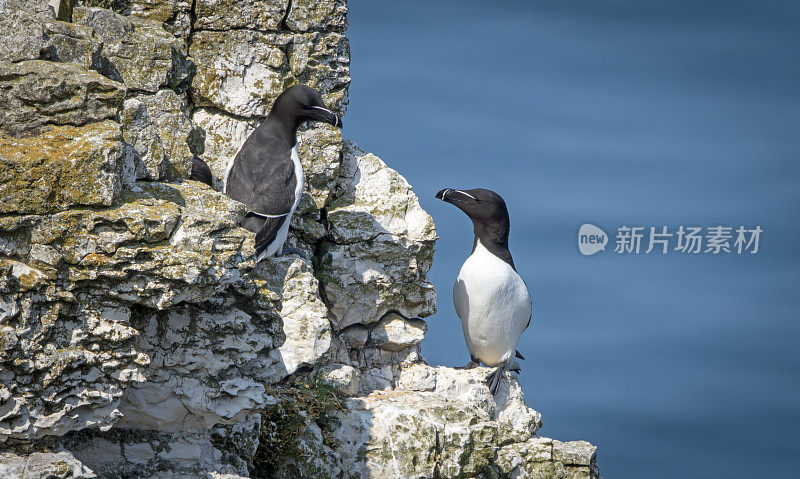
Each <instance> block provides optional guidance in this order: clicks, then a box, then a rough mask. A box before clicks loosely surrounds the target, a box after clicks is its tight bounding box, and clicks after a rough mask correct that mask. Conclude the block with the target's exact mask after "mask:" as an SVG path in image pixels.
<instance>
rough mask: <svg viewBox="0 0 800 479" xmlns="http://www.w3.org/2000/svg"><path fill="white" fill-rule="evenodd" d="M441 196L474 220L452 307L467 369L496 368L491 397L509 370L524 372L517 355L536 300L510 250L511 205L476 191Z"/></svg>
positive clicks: (494, 195)
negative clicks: (467, 357) (466, 353)
mask: <svg viewBox="0 0 800 479" xmlns="http://www.w3.org/2000/svg"><path fill="white" fill-rule="evenodd" d="M436 197H437V198H440V199H442V200H444V201H446V202H448V203H451V204H453V205H455V206H456V207H458V208H459V209H460V210H461V211H463V212H464V213H466V214H467V216H469V217H470V219H471V220H472V225H473V227H474V231H475V239H474V240H473V243H472V254H471V255H470V256H469V258H467V260H466V261H465V262H464V265H463V266H461V271H460V272H459V273H458V278H457V279H456V283H455V285H454V286H453V304H454V305H455V308H456V313H457V314H458V317H459V318H461V327H462V329H463V331H464V339H465V340H466V342H467V349H468V350H469V354H470V362H469V363H468V364H467V365H466V366H465V367H466V368H471V367H475V366H477V365H478V363H483V364H484V365H486V366H490V367H496V368H497V369H495V370H494V371H493V372H492V373H491V374H489V376H488V377H487V378H486V381H487V383H488V384H489V389H490V390H491V391H492V394H495V393H496V392H497V387H498V386H499V384H500V379H501V378H502V376H503V373H504V371H519V365H518V364H517V361H516V359H515V356H516V357H518V358H520V359H524V358H523V357H522V355H521V354H520V353H519V352H517V350H516V349H517V344H518V343H519V340H520V337H521V336H522V332H523V331H525V329H526V328H527V327H528V325H529V324H530V321H531V297H530V294H529V293H528V287H527V286H526V285H525V281H523V280H522V278H521V277H520V275H519V274H517V269H516V267H514V260H513V259H512V258H511V252H510V251H509V250H508V232H509V229H510V222H509V218H508V209H507V208H506V202H505V201H503V198H502V197H500V195H498V194H497V193H495V192H493V191H490V190H485V189H482V188H477V189H473V190H454V189H451V188H445V189H443V190H441V191H439V192H438V193H436Z"/></svg>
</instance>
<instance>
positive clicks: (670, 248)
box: [578, 223, 764, 256]
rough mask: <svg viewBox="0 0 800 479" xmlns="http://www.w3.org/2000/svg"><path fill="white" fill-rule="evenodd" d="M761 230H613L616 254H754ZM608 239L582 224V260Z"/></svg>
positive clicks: (596, 229) (594, 228)
mask: <svg viewBox="0 0 800 479" xmlns="http://www.w3.org/2000/svg"><path fill="white" fill-rule="evenodd" d="M763 231H764V230H763V229H762V228H761V226H754V227H746V226H739V227H736V228H734V227H733V226H722V225H717V226H708V227H702V226H678V227H677V228H673V229H671V230H670V229H669V227H667V226H627V225H623V226H620V227H619V228H617V232H616V236H615V237H614V252H615V253H617V254H667V253H671V252H675V253H676V254H712V255H716V254H739V255H741V254H756V253H758V247H759V241H760V239H761V233H762V232H763ZM608 242H609V237H608V235H607V234H606V233H605V231H603V230H602V229H600V228H599V227H597V226H595V225H592V224H589V223H586V224H584V225H581V227H580V228H579V230H578V250H579V251H580V252H581V254H583V255H585V256H590V255H593V254H595V253H597V252H599V251H604V250H605V249H606V244H607V243H608Z"/></svg>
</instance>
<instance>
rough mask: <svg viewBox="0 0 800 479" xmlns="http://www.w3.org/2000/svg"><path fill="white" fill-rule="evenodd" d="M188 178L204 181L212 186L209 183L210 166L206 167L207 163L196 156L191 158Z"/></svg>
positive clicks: (210, 181) (210, 176) (210, 177)
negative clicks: (190, 170)
mask: <svg viewBox="0 0 800 479" xmlns="http://www.w3.org/2000/svg"><path fill="white" fill-rule="evenodd" d="M189 179H190V180H195V181H199V182H201V183H205V184H207V185H208V186H212V187H213V186H214V185H212V184H211V183H212V174H211V168H209V167H208V164H207V163H206V162H205V161H203V160H201V159H200V158H198V157H196V156H195V157H194V158H192V172H191V174H190V175H189Z"/></svg>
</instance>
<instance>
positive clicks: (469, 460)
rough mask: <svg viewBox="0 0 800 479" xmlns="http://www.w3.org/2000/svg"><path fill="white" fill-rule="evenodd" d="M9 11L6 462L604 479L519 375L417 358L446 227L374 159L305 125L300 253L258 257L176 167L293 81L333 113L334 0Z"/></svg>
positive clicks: (185, 166)
mask: <svg viewBox="0 0 800 479" xmlns="http://www.w3.org/2000/svg"><path fill="white" fill-rule="evenodd" d="M0 13H2V15H1V16H0V103H2V104H3V105H4V108H3V109H2V110H0V379H2V381H0V477H24V478H34V477H431V478H432V477H487V478H488V477H548V478H549V477H554V478H556V477H557V478H592V477H599V474H598V471H597V466H596V460H595V447H594V446H592V445H591V444H589V443H586V442H581V441H577V442H566V443H562V442H559V441H556V440H552V439H548V438H544V437H541V436H539V435H537V431H538V429H539V428H540V427H541V424H542V422H541V416H540V415H539V413H537V412H536V411H534V410H533V409H531V408H529V407H528V406H527V405H526V403H525V400H524V398H523V395H522V391H521V389H520V386H519V384H518V383H517V381H516V379H515V378H514V377H513V375H510V376H509V380H508V381H504V383H503V386H502V388H501V390H500V392H499V393H498V395H497V396H496V397H492V396H491V395H490V394H489V391H488V389H487V388H486V386H485V384H484V382H483V379H484V377H485V376H486V374H487V372H488V370H486V369H484V368H478V369H474V370H470V371H462V370H455V369H450V368H444V367H431V366H428V365H427V364H426V363H425V361H424V359H423V358H422V356H421V355H420V343H421V341H422V340H423V338H424V335H425V332H426V329H427V326H426V322H425V320H424V319H423V318H426V317H428V316H431V315H432V314H434V313H435V312H436V294H435V291H434V289H433V286H432V285H431V283H430V281H429V280H428V278H427V273H428V270H429V269H430V267H431V264H432V261H433V253H434V244H435V241H436V232H435V228H434V225H433V222H432V220H431V218H430V216H429V215H428V214H427V213H426V212H425V211H424V210H422V208H421V207H420V205H419V203H418V201H417V198H416V196H415V195H414V193H413V191H412V188H411V186H410V185H409V184H408V182H407V181H406V180H405V179H404V178H403V177H402V176H401V175H400V174H399V173H397V172H396V171H394V170H392V169H391V168H389V167H388V166H387V165H386V164H385V163H384V162H383V161H381V159H380V158H378V157H376V156H374V155H372V154H369V153H365V152H364V151H362V150H361V149H359V148H358V146H356V145H355V144H353V143H352V142H349V141H343V140H342V137H341V134H340V132H339V131H338V130H335V129H333V128H329V127H327V126H317V127H314V128H308V129H305V130H304V131H302V132H301V143H300V144H301V157H302V159H303V162H304V168H305V170H306V176H307V178H306V191H304V193H303V198H302V201H301V204H300V207H299V208H298V211H297V213H296V214H295V217H294V218H293V219H292V230H291V233H290V238H289V243H290V244H291V245H292V246H294V247H296V248H297V249H299V250H300V251H302V252H303V253H304V256H305V257H302V256H298V255H287V256H284V257H280V258H275V259H271V260H267V261H263V262H261V263H256V262H255V261H254V249H253V235H252V234H251V233H249V232H247V231H245V230H243V229H241V228H239V227H238V226H237V224H238V221H239V220H240V219H241V218H242V216H243V215H244V213H245V211H244V208H243V205H241V204H239V203H237V202H235V201H233V200H231V199H229V198H228V197H226V196H225V195H223V194H221V193H219V192H218V191H216V190H215V189H213V188H210V187H207V186H205V185H203V184H200V183H196V182H193V181H190V180H188V179H187V177H188V173H189V169H190V162H191V159H192V157H194V156H201V157H202V158H203V159H205V161H206V162H208V163H209V165H211V167H212V170H213V171H214V173H215V175H216V177H217V178H216V181H217V182H218V181H219V178H220V177H221V176H222V173H223V172H224V170H225V167H226V166H227V164H228V163H229V162H230V161H231V159H232V156H233V155H234V154H235V152H236V151H237V149H238V147H239V146H240V145H241V143H242V142H243V141H244V139H245V138H246V136H247V134H248V133H249V132H250V131H252V129H253V128H254V125H256V124H257V123H258V121H259V120H260V119H261V118H263V116H264V115H265V114H266V112H267V111H268V109H269V106H270V104H271V102H272V101H273V100H274V98H275V97H276V96H277V95H278V94H279V93H280V91H282V89H283V88H285V87H286V86H288V85H291V84H294V83H298V82H302V83H306V84H309V85H311V86H314V87H316V88H318V89H319V90H320V91H322V92H323V95H324V98H325V101H326V102H327V103H328V104H330V105H333V106H334V108H335V110H336V112H337V113H338V114H340V115H343V114H344V113H345V110H346V108H347V98H348V97H347V95H348V93H347V90H348V85H349V83H350V77H349V47H348V43H347V37H346V36H345V34H344V32H345V29H346V27H347V18H346V13H347V6H346V4H345V1H344V0H324V1H321V2H311V1H305V0H291V1H290V0H193V1H191V2H189V1H183V0H125V1H119V2H117V1H113V2H112V1H106V0H79V1H78V2H77V3H75V2H71V1H66V0H65V1H62V2H60V4H59V5H58V11H57V12H56V11H55V10H54V9H53V7H51V6H50V5H49V4H48V3H47V2H46V1H44V0H0ZM215 186H216V187H217V188H218V187H219V184H216V185H215Z"/></svg>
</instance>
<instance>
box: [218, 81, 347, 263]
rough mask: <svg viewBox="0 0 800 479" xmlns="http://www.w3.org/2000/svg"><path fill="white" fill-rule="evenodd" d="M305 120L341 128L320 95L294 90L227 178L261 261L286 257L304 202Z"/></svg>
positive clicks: (235, 161) (259, 130)
mask: <svg viewBox="0 0 800 479" xmlns="http://www.w3.org/2000/svg"><path fill="white" fill-rule="evenodd" d="M305 121H321V122H325V123H330V124H331V125H333V126H336V127H339V128H341V126H342V120H341V119H340V118H339V116H338V115H336V114H335V113H333V112H332V111H330V110H329V109H328V108H327V107H326V106H325V103H324V102H323V101H322V95H320V93H319V92H318V91H317V90H315V89H313V88H311V87H308V86H306V85H294V86H291V87H289V88H287V89H286V90H284V92H283V93H281V94H280V96H278V98H277V99H276V100H275V103H274V104H273V105H272V110H270V112H269V115H268V116H267V118H266V119H265V120H264V121H263V122H262V123H261V124H260V125H259V126H258V128H256V129H255V130H254V131H253V133H251V134H250V136H249V137H247V140H245V142H244V144H243V145H242V147H241V149H240V150H239V152H238V153H237V154H236V156H235V157H234V159H233V161H232V162H231V164H230V166H229V167H228V171H227V172H226V173H225V180H224V189H223V191H224V192H225V193H227V194H228V196H230V197H231V198H233V199H235V200H238V201H241V202H242V203H244V204H245V205H246V206H247V209H248V213H247V216H245V218H244V220H242V223H241V226H242V227H243V228H246V229H248V230H250V231H252V232H254V233H256V254H257V256H258V261H261V260H262V259H264V258H266V257H269V256H273V255H274V254H278V255H280V254H281V253H282V252H283V243H284V242H285V241H286V237H287V235H288V234H289V223H290V222H291V219H292V213H294V210H295V209H296V208H297V204H298V203H299V202H300V196H301V195H302V193H303V180H304V178H303V168H302V166H301V165H300V155H299V153H298V151H297V128H298V127H299V126H300V124H302V123H303V122H305Z"/></svg>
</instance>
